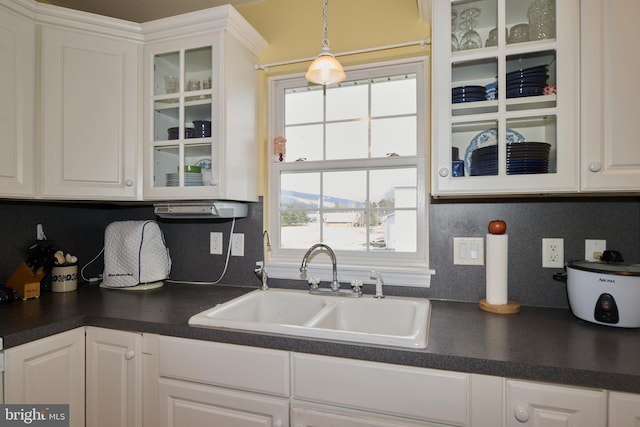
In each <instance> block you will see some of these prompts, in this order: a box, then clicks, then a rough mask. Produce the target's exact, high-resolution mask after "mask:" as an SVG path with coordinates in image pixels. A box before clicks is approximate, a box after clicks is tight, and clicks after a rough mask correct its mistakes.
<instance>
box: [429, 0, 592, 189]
mask: <svg viewBox="0 0 640 427" xmlns="http://www.w3.org/2000/svg"><path fill="white" fill-rule="evenodd" d="M578 20H579V8H578V0H562V1H559V0H526V1H522V0H475V1H473V0H472V1H466V0H465V1H452V2H449V1H437V2H433V20H432V22H433V44H432V50H433V51H432V54H433V58H432V60H433V70H432V77H433V84H432V117H433V126H432V128H433V135H432V166H433V167H432V185H431V189H432V194H433V195H435V196H445V195H485V194H536V193H558V192H576V191H578V189H579V180H578V172H577V167H578V161H579V144H580V140H579V114H580V110H579V105H580V104H579V94H580V92H579V91H580V86H579V79H578V78H576V76H578V72H579V68H578V67H579V31H578V28H579V22H578Z"/></svg>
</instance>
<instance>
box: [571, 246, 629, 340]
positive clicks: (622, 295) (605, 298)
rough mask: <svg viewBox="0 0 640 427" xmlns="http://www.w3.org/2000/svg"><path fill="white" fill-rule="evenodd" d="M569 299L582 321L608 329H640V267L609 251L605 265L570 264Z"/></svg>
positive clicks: (604, 255)
mask: <svg viewBox="0 0 640 427" xmlns="http://www.w3.org/2000/svg"><path fill="white" fill-rule="evenodd" d="M566 268H567V272H566V281H567V295H568V298H569V307H570V309H571V312H572V313H573V314H574V315H575V316H576V317H578V318H579V319H582V320H586V321H588V322H592V323H598V324H601V325H606V326H615V327H620V328H640V264H629V263H625V262H623V261H622V256H621V255H620V254H619V253H618V252H615V251H605V252H604V253H603V256H602V260H601V261H573V262H569V263H567V266H566Z"/></svg>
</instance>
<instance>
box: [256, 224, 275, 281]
mask: <svg viewBox="0 0 640 427" xmlns="http://www.w3.org/2000/svg"><path fill="white" fill-rule="evenodd" d="M265 237H266V238H267V248H270V247H271V239H270V238H269V232H268V231H267V230H264V233H262V244H263V245H264V238H265ZM266 255H267V254H266V249H265V248H264V246H263V247H262V265H261V266H259V267H256V269H255V270H253V272H254V273H255V274H256V276H258V279H260V280H262V287H261V288H260V289H261V290H263V291H266V290H268V289H269V286H268V285H267V279H268V277H267V269H266V268H265V264H266V262H267V256H266Z"/></svg>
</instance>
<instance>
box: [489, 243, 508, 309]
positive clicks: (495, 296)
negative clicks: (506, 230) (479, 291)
mask: <svg viewBox="0 0 640 427" xmlns="http://www.w3.org/2000/svg"><path fill="white" fill-rule="evenodd" d="M486 259H487V269H486V272H487V275H486V280H487V302H488V303H489V304H493V305H503V304H506V303H507V301H508V291H507V288H508V281H507V276H508V271H509V268H508V262H509V235H507V234H487V253H486Z"/></svg>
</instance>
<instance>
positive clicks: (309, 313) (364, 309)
mask: <svg viewBox="0 0 640 427" xmlns="http://www.w3.org/2000/svg"><path fill="white" fill-rule="evenodd" d="M430 317H431V302H430V301H429V300H428V299H422V298H411V297H394V296H387V297H386V298H384V299H375V298H373V296H372V295H363V296H362V297H360V298H349V297H335V296H324V295H311V294H309V293H308V292H306V291H301V290H291V289H277V288H271V289H269V290H268V291H261V290H255V291H252V292H249V293H247V294H245V295H243V296H240V297H238V298H235V299H233V300H231V301H228V302H226V303H223V304H219V305H216V306H215V307H212V308H210V309H207V310H205V311H202V312H200V313H198V314H196V315H194V316H192V317H191V318H190V319H189V324H190V325H192V326H201V327H212V328H228V329H239V330H246V331H255V332H266V333H275V334H284V335H293V336H300V337H309V338H321V339H329V340H339V341H349V342H357V343H368V344H381V345H390V346H397V347H405V348H426V347H427V344H428V342H427V340H428V332H429V323H430V322H429V321H430Z"/></svg>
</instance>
